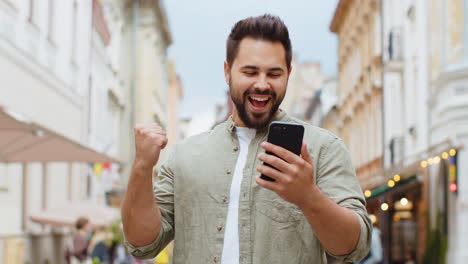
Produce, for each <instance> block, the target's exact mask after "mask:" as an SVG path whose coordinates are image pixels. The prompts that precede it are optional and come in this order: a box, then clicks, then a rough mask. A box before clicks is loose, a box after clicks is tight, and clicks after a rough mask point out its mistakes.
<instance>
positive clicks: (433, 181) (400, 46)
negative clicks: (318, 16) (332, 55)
mask: <svg viewBox="0 0 468 264" xmlns="http://www.w3.org/2000/svg"><path fill="white" fill-rule="evenodd" d="M467 4H468V3H467V2H466V1H461V0H453V1H452V0H450V1H442V0H431V1H424V0H416V1H406V0H396V1H372V0H368V1H339V4H338V7H337V9H336V12H335V16H334V18H333V21H332V24H331V30H332V31H333V32H336V33H337V35H338V38H339V42H340V45H339V47H340V48H339V54H340V56H339V71H340V75H339V83H340V84H339V87H340V88H339V98H340V99H339V103H338V105H337V108H336V113H337V114H338V116H339V117H340V118H339V120H340V121H341V122H343V124H342V125H340V123H341V122H338V123H337V122H335V121H334V119H335V116H336V115H335V114H333V115H331V114H329V115H327V118H328V119H330V120H332V121H333V122H330V121H328V120H327V123H330V124H338V131H339V132H340V133H339V134H340V135H341V136H342V137H343V138H344V139H345V141H347V143H348V146H349V148H350V149H351V152H352V154H353V155H356V159H357V160H358V161H359V160H361V161H364V163H361V162H357V163H356V167H357V172H358V176H359V179H360V182H361V186H362V188H363V191H364V193H365V196H366V197H367V201H368V205H367V207H368V211H369V212H370V213H371V216H372V217H373V219H374V220H375V221H377V224H378V226H379V228H380V229H381V231H382V242H383V245H384V263H400V262H401V261H411V260H412V261H415V262H416V263H423V262H425V261H428V260H429V259H434V258H435V257H436V256H442V257H443V258H444V259H439V260H438V261H445V263H465V262H466V261H468V257H467V256H468V251H467V250H466V247H464V246H463V245H464V244H465V243H466V241H465V240H466V237H468V236H467V228H466V225H463V224H461V223H465V222H467V220H468V218H467V216H468V214H467V206H466V205H467V196H466V195H464V194H462V193H463V191H462V190H466V188H467V186H466V185H467V184H466V179H465V178H466V177H465V176H466V174H467V173H468V171H467V168H466V166H465V165H464V164H466V162H464V160H465V159H466V156H467V155H466V154H465V150H464V147H463V146H464V145H465V144H466V142H467V136H466V132H465V131H466V127H467V124H468V116H466V113H468V111H467V107H468V100H467V97H466V96H467V94H468V93H467V91H468V89H465V86H467V80H468V79H467V77H466V74H465V73H466V69H465V68H466V65H468V64H467V63H466V59H465V58H466V56H465V55H466V54H467V53H466V52H465V50H466V47H467V44H466V43H467V42H466V39H468V38H466V36H468V35H467V32H468V31H467V30H466V19H465V16H466V14H467V9H466V7H467V6H468V5H467ZM353 5H354V6H353ZM369 7H371V8H370V9H369ZM366 10H373V12H366ZM353 20H355V21H366V23H361V24H360V23H359V22H353ZM344 22H345V23H344ZM372 28H373V30H372ZM353 32H354V33H353ZM353 35H354V36H353ZM369 36H374V37H373V40H372V41H371V42H368V43H367V44H362V42H363V40H364V42H367V41H365V40H368V39H369ZM379 36H380V38H379ZM370 38H372V37H370ZM346 43H349V44H346ZM369 43H370V46H365V45H369ZM347 45H348V48H346V46H347ZM363 45H364V46H363ZM353 49H354V50H361V54H359V55H355V52H353ZM366 50H367V52H368V53H370V52H371V51H372V52H373V54H374V57H373V59H371V60H369V58H371V57H372V56H370V55H369V54H368V55H364V56H363V55H362V54H363V53H365V52H366ZM343 55H344V56H343ZM366 58H367V59H366ZM351 61H354V62H355V64H353V63H352V62H351ZM366 61H367V62H366ZM346 65H348V66H346ZM349 65H351V66H349ZM353 65H355V66H353ZM357 65H361V66H360V67H358V66H357ZM373 65H374V66H373ZM343 67H344V68H343ZM346 67H348V69H347V70H346ZM364 70H366V71H367V74H368V75H369V76H372V77H371V78H370V79H369V80H368V81H366V75H365V74H364V75H363V74H362V72H364ZM374 74H375V75H374ZM379 75H380V77H378V76H379ZM355 83H357V84H358V85H357V87H360V86H363V87H364V90H366V91H367V94H368V96H366V94H364V96H362V94H363V93H361V92H359V88H358V89H356V90H351V91H350V90H349V89H348V88H346V87H353V86H356V85H355ZM366 83H367V84H369V83H371V84H372V83H374V84H375V87H374V88H372V87H371V85H367V86H366V85H363V84H366ZM378 84H381V87H380V89H379V85H378ZM367 87H371V89H369V88H367ZM375 88H377V89H375ZM373 91H375V98H376V100H374V101H373V100H372V98H374V95H373V94H374V92H373ZM369 95H370V96H369ZM353 98H354V99H353ZM366 98H369V99H370V100H368V99H366ZM379 101H380V103H379ZM347 102H348V103H347ZM356 102H357V103H356ZM359 104H361V106H358V107H356V105H359ZM350 105H354V107H351V108H350V107H349V106H350ZM374 107H375V108H374ZM353 109H354V111H352V110H353ZM359 109H364V110H363V112H362V114H359ZM366 109H367V110H366ZM376 112H378V113H379V115H380V116H381V117H380V118H379V117H376V116H372V113H376ZM345 113H346V114H348V115H349V116H350V118H349V120H350V121H351V123H356V125H355V126H353V125H351V126H349V128H348V129H347V128H346V126H347V125H346V123H347V121H346V119H343V114H345ZM365 113H370V115H366V114H365ZM353 120H354V121H353ZM362 120H365V121H364V122H363V121H362ZM379 120H380V121H379ZM331 127H333V126H331ZM372 127H375V130H374V131H377V132H376V133H377V134H375V135H373V133H371V134H369V133H368V132H369V128H371V130H372ZM356 134H357V135H360V136H359V137H358V138H356V137H355V135H356ZM350 139H352V140H351V141H350ZM376 139H377V141H375V140H376ZM353 142H355V143H353ZM369 148H376V149H374V151H372V150H371V151H370V153H371V154H372V153H376V154H377V158H378V159H377V160H374V161H377V162H376V163H374V165H373V166H366V162H365V161H366V160H369V159H370V160H371V161H372V160H373V159H372V157H373V156H372V155H371V156H368V153H369ZM366 153H367V154H366ZM366 156H368V158H367V159H366V158H365V159H364V160H362V157H366ZM363 166H364V167H363ZM366 168H367V169H366ZM369 168H371V169H369ZM441 263H442V262H441Z"/></svg>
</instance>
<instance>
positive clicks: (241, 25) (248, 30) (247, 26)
mask: <svg viewBox="0 0 468 264" xmlns="http://www.w3.org/2000/svg"><path fill="white" fill-rule="evenodd" d="M246 37H251V38H253V39H260V40H268V41H271V42H277V41H278V42H281V44H282V45H283V47H284V50H285V51H286V52H285V53H286V65H287V67H288V69H290V68H291V59H292V47H291V40H290V39H289V31H288V28H287V27H286V25H285V24H284V23H283V21H282V20H281V19H280V18H279V17H277V16H273V15H269V14H265V15H263V16H256V17H249V18H246V19H243V20H240V21H239V22H237V23H236V24H235V25H234V27H233V28H232V30H231V34H229V37H228V39H227V44H226V61H227V63H228V65H229V67H231V66H232V63H233V62H234V59H235V58H236V56H237V53H238V52H239V44H240V42H241V41H242V40H243V39H244V38H246Z"/></svg>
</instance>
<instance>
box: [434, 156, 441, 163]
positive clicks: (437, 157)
mask: <svg viewBox="0 0 468 264" xmlns="http://www.w3.org/2000/svg"><path fill="white" fill-rule="evenodd" d="M439 163H440V157H439V156H436V157H434V164H439Z"/></svg>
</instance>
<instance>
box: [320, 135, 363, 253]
mask: <svg viewBox="0 0 468 264" xmlns="http://www.w3.org/2000/svg"><path fill="white" fill-rule="evenodd" d="M316 181H317V186H318V187H319V189H320V190H321V191H322V192H323V193H325V194H326V195H327V196H328V197H329V198H330V199H331V200H332V201H334V202H335V203H337V204H338V205H340V206H342V207H345V208H348V209H350V210H351V211H353V212H354V213H355V214H356V216H357V217H358V219H359V224H360V227H361V228H360V235H359V240H358V243H357V246H356V248H355V249H354V250H353V251H352V252H351V253H349V254H347V255H342V256H336V255H333V254H330V253H329V252H328V253H329V254H330V255H331V256H333V257H335V258H337V259H339V260H341V261H343V262H355V261H359V260H360V259H362V258H364V257H365V256H366V255H367V254H368V252H369V248H370V244H371V235H372V225H371V221H370V219H369V216H368V215H367V211H366V206H365V205H366V202H365V199H364V196H363V194H362V190H361V187H360V185H359V182H358V179H357V177H356V172H355V170H354V167H353V164H352V161H351V155H350V153H349V151H348V149H347V148H346V146H345V144H344V142H343V141H342V140H341V139H339V138H336V139H334V140H333V141H332V142H331V143H329V144H328V146H325V147H324V149H323V150H321V152H320V154H319V158H318V170H317V179H316ZM337 232H340V231H339V230H337Z"/></svg>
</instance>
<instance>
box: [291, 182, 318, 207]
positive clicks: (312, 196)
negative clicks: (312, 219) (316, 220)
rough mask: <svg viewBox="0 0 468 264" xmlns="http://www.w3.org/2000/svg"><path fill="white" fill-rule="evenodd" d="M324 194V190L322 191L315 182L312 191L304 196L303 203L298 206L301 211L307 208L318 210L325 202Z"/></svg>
mask: <svg viewBox="0 0 468 264" xmlns="http://www.w3.org/2000/svg"><path fill="white" fill-rule="evenodd" d="M323 196H324V194H323V193H322V191H320V189H319V188H318V187H317V185H315V184H314V185H313V186H312V188H311V191H310V192H308V193H307V194H306V195H305V196H304V199H303V201H302V203H300V204H298V205H297V206H298V207H299V209H300V210H301V211H304V210H307V211H312V212H316V211H318V210H319V208H320V206H321V205H322V203H323Z"/></svg>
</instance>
